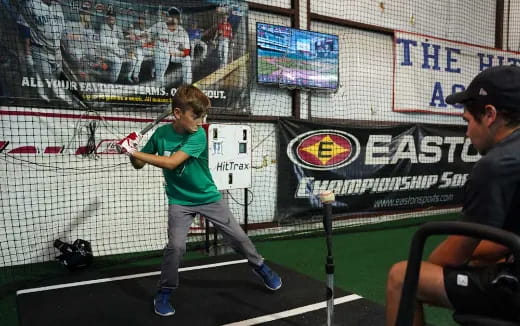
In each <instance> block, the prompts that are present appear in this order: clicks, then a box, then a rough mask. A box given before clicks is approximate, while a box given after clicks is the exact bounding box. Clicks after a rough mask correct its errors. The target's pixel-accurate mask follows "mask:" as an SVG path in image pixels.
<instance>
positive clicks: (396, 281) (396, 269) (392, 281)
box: [387, 261, 407, 289]
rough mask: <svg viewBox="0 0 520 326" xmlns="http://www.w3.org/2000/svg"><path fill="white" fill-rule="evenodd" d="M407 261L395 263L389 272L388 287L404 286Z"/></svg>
mask: <svg viewBox="0 0 520 326" xmlns="http://www.w3.org/2000/svg"><path fill="white" fill-rule="evenodd" d="M406 266H407V261H400V262H398V263H396V264H394V265H393V266H392V267H391V268H390V271H389V272H388V282H387V283H388V288H389V289H390V288H398V289H400V288H402V286H403V283H404V276H405V274H406Z"/></svg>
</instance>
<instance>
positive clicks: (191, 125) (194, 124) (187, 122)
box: [173, 108, 204, 134]
mask: <svg viewBox="0 0 520 326" xmlns="http://www.w3.org/2000/svg"><path fill="white" fill-rule="evenodd" d="M173 114H174V115H175V122H174V123H175V126H176V127H178V128H179V129H180V130H181V131H182V132H187V133H190V134H191V133H194V132H196V131H197V130H198V129H199V127H200V126H202V124H203V122H204V116H197V115H196V114H195V113H193V110H192V109H187V110H186V111H184V112H182V110H181V109H179V108H175V110H174V111H173Z"/></svg>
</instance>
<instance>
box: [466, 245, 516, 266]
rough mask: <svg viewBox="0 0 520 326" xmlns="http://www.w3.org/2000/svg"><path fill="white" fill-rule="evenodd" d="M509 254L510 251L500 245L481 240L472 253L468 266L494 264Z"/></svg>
mask: <svg viewBox="0 0 520 326" xmlns="http://www.w3.org/2000/svg"><path fill="white" fill-rule="evenodd" d="M509 253H510V250H509V249H508V248H507V247H505V246H503V245H501V244H498V243H496V242H492V241H489V240H482V241H480V243H479V245H478V246H477V248H476V249H475V250H474V251H473V254H472V255H471V261H470V264H471V265H472V266H477V265H490V264H496V263H497V262H498V261H500V260H502V259H504V258H506V257H507V256H508V255H509Z"/></svg>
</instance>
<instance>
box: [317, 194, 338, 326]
mask: <svg viewBox="0 0 520 326" xmlns="http://www.w3.org/2000/svg"><path fill="white" fill-rule="evenodd" d="M334 199H335V198H334V193H333V192H331V191H325V192H322V193H321V194H320V200H321V202H322V203H323V211H324V214H323V229H324V230H325V238H326V240H327V261H326V264H325V273H326V274H327V292H326V299H327V326H332V325H334V257H333V255H332V202H333V201H334Z"/></svg>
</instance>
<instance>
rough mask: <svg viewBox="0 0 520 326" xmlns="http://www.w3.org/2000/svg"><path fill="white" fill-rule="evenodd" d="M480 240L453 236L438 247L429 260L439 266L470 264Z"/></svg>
mask: <svg viewBox="0 0 520 326" xmlns="http://www.w3.org/2000/svg"><path fill="white" fill-rule="evenodd" d="M479 242H480V240H478V239H474V238H469V237H465V236H460V235H451V236H448V238H446V240H444V241H443V242H442V243H441V244H439V245H438V246H437V248H435V249H434V250H433V252H432V254H431V255H430V257H429V258H428V261H429V262H430V263H433V264H435V265H439V266H459V265H463V264H466V263H468V262H469V261H470V260H471V258H472V255H473V252H474V250H475V248H477V246H478V244H479Z"/></svg>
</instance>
